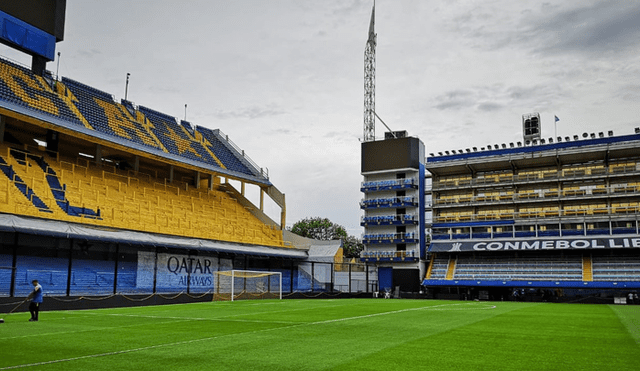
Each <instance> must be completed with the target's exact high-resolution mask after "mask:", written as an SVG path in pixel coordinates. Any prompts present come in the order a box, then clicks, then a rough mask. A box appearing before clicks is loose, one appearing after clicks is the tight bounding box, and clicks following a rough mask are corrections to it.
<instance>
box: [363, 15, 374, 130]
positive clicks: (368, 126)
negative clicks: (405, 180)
mask: <svg viewBox="0 0 640 371" xmlns="http://www.w3.org/2000/svg"><path fill="white" fill-rule="evenodd" d="M375 13H376V5H375V4H373V9H371V23H370V24H369V39H368V40H367V45H366V47H365V49H364V141H365V142H371V141H374V140H376V117H375V112H376V33H375V31H374V29H373V26H374V23H375V22H374V21H375Z"/></svg>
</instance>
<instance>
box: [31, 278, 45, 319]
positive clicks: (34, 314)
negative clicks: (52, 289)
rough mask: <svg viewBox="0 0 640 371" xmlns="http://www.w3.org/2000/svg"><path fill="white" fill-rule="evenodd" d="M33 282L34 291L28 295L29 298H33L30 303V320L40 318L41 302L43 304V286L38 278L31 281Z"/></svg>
mask: <svg viewBox="0 0 640 371" xmlns="http://www.w3.org/2000/svg"><path fill="white" fill-rule="evenodd" d="M31 284H32V285H33V291H32V292H31V294H29V296H27V299H31V303H30V304H29V312H31V318H30V319H29V321H30V322H31V321H37V320H38V312H40V304H42V286H40V284H39V283H38V280H33V281H31Z"/></svg>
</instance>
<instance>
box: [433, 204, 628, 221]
mask: <svg viewBox="0 0 640 371" xmlns="http://www.w3.org/2000/svg"><path fill="white" fill-rule="evenodd" d="M638 214H640V205H631V204H619V205H613V206H610V207H606V206H602V207H592V208H589V207H587V208H582V209H569V208H567V209H564V210H562V209H559V208H537V209H528V210H521V211H518V212H514V211H509V210H503V211H496V212H492V213H489V212H485V213H478V214H471V213H464V214H462V213H460V214H453V213H452V214H446V215H438V216H433V223H454V222H463V223H464V222H477V221H496V220H518V219H547V218H556V219H557V218H573V217H598V216H602V217H614V216H622V215H638Z"/></svg>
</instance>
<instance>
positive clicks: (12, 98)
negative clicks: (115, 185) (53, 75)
mask: <svg viewBox="0 0 640 371" xmlns="http://www.w3.org/2000/svg"><path fill="white" fill-rule="evenodd" d="M0 108H4V109H7V110H9V111H13V112H16V113H19V114H23V115H26V116H28V117H33V118H35V119H38V120H41V121H43V122H45V123H48V124H53V125H54V126H55V127H59V128H64V129H66V130H70V131H72V132H76V133H81V134H84V135H89V136H91V137H93V138H95V139H96V141H97V142H99V141H108V142H113V143H117V144H119V145H124V146H125V147H128V148H132V149H136V150H139V151H143V152H145V153H148V154H150V155H153V156H159V157H162V158H165V159H167V160H172V161H176V160H177V161H179V162H182V163H185V164H189V165H192V166H197V167H200V168H204V169H207V170H210V171H214V172H216V173H219V174H221V175H228V176H231V177H235V178H239V179H244V180H248V181H251V182H256V183H260V184H264V185H271V183H270V182H269V179H268V176H267V175H266V174H265V173H264V172H263V171H262V169H260V168H259V167H258V166H257V165H255V163H253V161H251V159H249V158H248V157H247V156H246V155H244V152H243V151H240V150H238V148H237V147H236V146H235V145H234V144H233V143H232V142H230V141H229V140H228V138H227V137H226V136H225V135H223V134H222V133H220V131H219V130H217V129H216V130H211V129H208V128H204V127H200V126H195V127H193V126H191V125H190V124H189V123H188V122H185V121H179V120H177V119H176V118H175V117H172V116H169V115H166V114H163V113H161V112H158V111H155V110H152V109H150V108H146V107H142V106H140V107H136V106H134V105H133V104H132V103H131V102H128V101H125V100H123V101H121V102H120V103H118V102H116V101H115V99H114V97H113V96H112V95H111V94H108V93H105V92H103V91H100V90H98V89H95V88H92V87H90V86H87V85H84V84H81V83H79V82H77V81H74V80H71V79H68V78H64V77H63V78H62V82H56V81H54V80H52V79H50V78H48V77H46V76H45V77H41V76H37V75H35V74H33V73H32V72H31V71H30V70H28V69H26V68H24V67H22V66H20V65H17V64H14V63H11V62H9V61H6V60H3V59H0Z"/></svg>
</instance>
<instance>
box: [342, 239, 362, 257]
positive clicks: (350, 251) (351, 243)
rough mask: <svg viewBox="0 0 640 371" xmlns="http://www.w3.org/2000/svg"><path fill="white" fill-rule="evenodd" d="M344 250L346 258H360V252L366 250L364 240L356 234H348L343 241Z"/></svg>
mask: <svg viewBox="0 0 640 371" xmlns="http://www.w3.org/2000/svg"><path fill="white" fill-rule="evenodd" d="M342 245H343V246H342V251H343V254H344V257H345V258H359V257H360V252H361V251H362V250H364V244H363V243H362V241H361V240H360V239H358V238H356V237H354V236H347V238H346V239H345V240H343V243H342Z"/></svg>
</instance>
